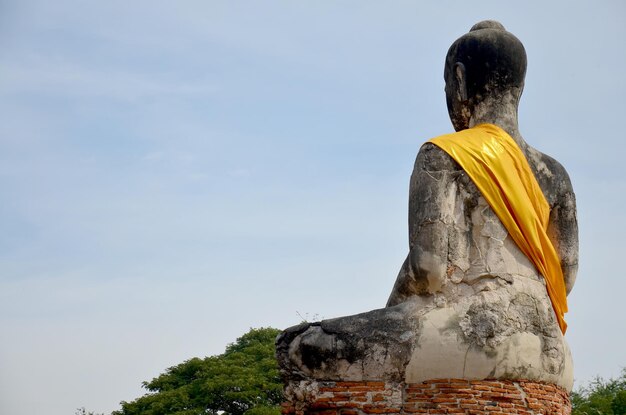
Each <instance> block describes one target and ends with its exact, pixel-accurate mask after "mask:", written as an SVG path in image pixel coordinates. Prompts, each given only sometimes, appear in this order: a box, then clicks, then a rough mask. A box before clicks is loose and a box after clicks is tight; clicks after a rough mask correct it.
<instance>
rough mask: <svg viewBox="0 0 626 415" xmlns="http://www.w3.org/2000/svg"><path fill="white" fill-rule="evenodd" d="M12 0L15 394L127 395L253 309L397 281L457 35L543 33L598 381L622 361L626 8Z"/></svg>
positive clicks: (5, 318) (255, 317) (8, 130)
mask: <svg viewBox="0 0 626 415" xmlns="http://www.w3.org/2000/svg"><path fill="white" fill-rule="evenodd" d="M423 3H425V2H417V1H393V2H382V1H380V2H372V1H333V2H331V1H307V2H305V1H298V2H296V1H283V2H279V1H265V2H235V1H180V2H166V1H134V2H128V1H108V2H88V1H67V0H59V1H54V2H52V1H31V0H27V1H8V0H4V1H0V113H2V114H3V116H2V122H1V123H0V201H1V203H0V333H2V341H1V342H0V413H3V414H11V415H26V414H33V413H46V414H49V415H64V414H72V413H74V409H75V408H77V407H79V406H85V407H87V408H88V409H89V410H95V411H107V412H108V411H111V410H113V409H117V408H118V403H119V401H121V400H132V399H134V398H136V397H138V396H139V395H140V394H142V393H143V391H142V390H141V387H140V385H141V382H142V381H144V380H149V379H151V378H152V377H154V376H156V375H158V374H159V373H161V372H162V371H163V370H164V369H165V368H167V367H168V366H171V365H174V364H177V363H180V362H182V361H183V360H185V359H188V358H191V357H194V356H206V355H212V354H217V353H221V352H222V351H223V349H224V346H225V345H226V344H227V343H228V342H232V341H234V339H235V338H236V337H237V336H239V335H241V334H243V333H244V332H245V331H247V330H248V328H250V327H259V326H273V327H279V328H284V327H287V326H290V325H292V324H296V323H298V322H299V321H300V317H299V316H298V313H300V314H301V315H303V316H309V317H312V316H314V315H319V316H320V317H326V318H329V317H336V316H340V315H346V314H352V313H357V312H362V311H366V310H370V309H373V308H378V307H381V306H383V305H384V303H385V301H386V299H387V295H388V294H389V291H390V290H391V286H392V284H393V282H394V280H395V276H396V273H397V271H398V269H399V267H400V265H401V262H402V260H403V259H404V256H405V255H406V252H407V229H406V216H407V212H406V207H407V192H408V180H409V175H410V173H411V169H412V165H413V161H414V158H415V154H416V153H417V151H418V149H419V147H420V145H421V144H422V143H423V142H424V141H425V140H426V139H428V138H430V137H432V136H435V135H439V134H443V133H447V132H450V131H451V126H450V122H449V120H448V118H447V113H446V109H445V99H444V95H443V75H442V73H443V59H444V56H445V53H446V51H447V48H448V47H449V45H450V44H451V43H452V42H453V41H454V40H455V39H456V38H457V37H458V36H460V35H462V34H463V33H465V32H466V31H467V30H468V29H469V28H470V27H471V26H472V25H473V24H474V23H476V22H477V21H479V20H483V19H487V18H491V19H497V20H500V21H501V22H502V23H503V24H504V25H505V26H506V27H507V28H508V29H509V30H510V31H511V32H513V33H514V34H516V35H517V36H518V37H519V38H520V39H521V40H522V42H523V43H524V44H525V46H526V49H527V53H528V60H529V69H528V77H527V83H526V89H525V92H524V97H523V98H522V104H521V120H520V122H521V130H522V134H523V135H524V136H525V138H526V140H527V141H528V142H529V143H530V144H531V145H533V146H535V147H537V148H539V149H540V150H542V151H544V152H546V153H548V154H550V155H552V156H554V157H555V158H557V159H558V160H559V161H561V163H562V164H564V165H565V167H566V168H567V169H568V170H569V172H570V175H571V178H572V181H573V184H574V187H575V190H576V193H577V197H578V204H579V221H580V236H581V266H580V271H579V277H578V283H577V286H576V287H575V288H574V291H573V293H572V295H571V296H570V309H571V312H570V313H569V314H568V315H567V321H568V323H569V330H568V334H567V338H568V341H569V342H570V346H571V348H572V351H573V355H574V359H575V376H576V378H577V380H578V382H579V383H580V382H584V381H586V380H589V379H590V378H591V377H593V376H594V375H596V374H599V375H602V376H605V377H609V376H615V375H617V374H618V373H619V370H620V367H622V366H625V365H626V353H625V352H624V350H625V349H626V322H625V313H624V298H625V295H624V292H626V278H625V275H624V274H625V273H624V271H623V269H624V266H623V265H621V261H622V260H623V258H624V254H623V251H624V247H625V244H624V243H623V240H624V235H625V234H626V219H625V217H624V214H623V206H624V205H625V204H626V196H625V194H626V175H624V172H623V166H624V162H623V157H624V150H626V144H625V143H624V139H625V134H624V132H623V131H624V130H623V122H624V116H625V115H624V114H626V101H625V100H624V96H625V95H626V81H625V77H624V75H623V74H624V68H625V67H626V49H625V48H624V46H623V42H624V39H626V6H624V3H623V2H621V1H599V2H598V1H596V2H592V1H589V2H580V1H579V2H576V1H558V2H540V1H530V2H515V3H513V2H502V1H493V2H469V3H468V2H462V1H438V2H430V3H428V4H423Z"/></svg>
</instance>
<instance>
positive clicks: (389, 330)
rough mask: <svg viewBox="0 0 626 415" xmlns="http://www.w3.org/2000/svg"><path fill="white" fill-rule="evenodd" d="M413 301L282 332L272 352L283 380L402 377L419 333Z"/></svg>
mask: <svg viewBox="0 0 626 415" xmlns="http://www.w3.org/2000/svg"><path fill="white" fill-rule="evenodd" d="M417 309H418V305H417V301H406V302H404V303H402V304H399V305H397V306H394V307H388V308H383V309H378V310H373V311H369V312H366V313H361V314H356V315H353V316H347V317H340V318H335V319H330V320H324V321H321V322H316V323H303V324H300V325H298V326H294V327H291V328H289V329H287V330H285V331H284V332H283V333H282V334H281V335H280V337H279V338H278V339H277V342H276V346H277V347H276V353H277V357H278V362H279V365H280V368H281V372H282V375H283V376H284V377H285V379H286V380H287V379H289V380H300V379H307V378H308V379H311V378H312V379H318V380H343V381H363V380H379V379H386V380H394V381H402V380H403V378H404V370H405V368H406V366H407V364H408V362H409V360H410V358H411V355H412V352H413V348H414V347H415V343H416V342H415V338H416V336H417V335H418V330H419V325H418V320H417V314H418V312H417Z"/></svg>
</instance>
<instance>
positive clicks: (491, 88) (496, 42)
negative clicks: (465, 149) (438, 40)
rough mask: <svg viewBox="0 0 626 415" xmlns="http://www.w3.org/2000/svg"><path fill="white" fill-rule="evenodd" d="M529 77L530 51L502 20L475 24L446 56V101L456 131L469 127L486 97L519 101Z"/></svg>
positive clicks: (453, 45) (451, 47) (454, 44)
mask: <svg viewBox="0 0 626 415" xmlns="http://www.w3.org/2000/svg"><path fill="white" fill-rule="evenodd" d="M525 76H526V51H525V50H524V46H523V45H522V43H521V42H520V41H519V39H517V38H516V37H515V36H513V35H512V34H511V33H509V32H507V31H506V29H505V28H504V26H502V24H500V23H499V22H496V21H493V20H485V21H482V22H479V23H477V24H475V25H474V26H473V27H472V28H471V29H470V31H469V33H466V34H465V35H463V36H461V37H460V38H458V39H457V40H456V41H455V42H454V43H453V44H452V46H450V49H449V50H448V54H447V56H446V63H445V68H444V79H445V81H446V101H447V104H448V114H449V115H450V120H451V121H452V124H453V126H454V128H455V130H457V131H460V130H464V129H466V128H468V127H469V120H470V117H471V115H472V113H473V112H474V110H475V108H476V106H477V105H479V104H481V103H482V102H483V101H485V100H486V99H492V100H493V99H495V100H498V99H503V98H504V97H508V98H509V99H510V98H511V97H513V99H516V100H517V101H519V98H520V96H521V94H522V90H523V88H524V78H525ZM515 105H517V102H516V103H515Z"/></svg>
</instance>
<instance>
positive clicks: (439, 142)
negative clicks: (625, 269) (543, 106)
mask: <svg viewBox="0 0 626 415" xmlns="http://www.w3.org/2000/svg"><path fill="white" fill-rule="evenodd" d="M430 142H431V143H433V144H435V145H436V146H437V147H439V148H441V149H442V150H444V151H445V152H446V153H448V154H449V155H450V157H452V158H453V159H454V160H456V162H457V163H459V164H460V165H461V167H462V168H463V170H465V172H466V173H467V174H468V175H469V177H470V179H472V181H473V182H474V183H475V184H476V187H478V190H480V192H481V194H482V195H483V197H484V198H485V200H486V201H487V203H489V205H490V206H491V208H492V209H493V211H494V212H495V213H496V215H498V218H500V221H501V222H502V224H503V225H504V226H505V227H506V229H507V231H508V232H509V234H510V235H511V237H512V238H513V240H514V241H515V243H516V244H517V246H518V247H519V248H520V250H521V251H522V252H523V253H524V254H525V255H526V256H527V257H528V258H529V259H530V260H531V262H532V263H533V264H534V265H535V267H536V268H537V270H538V271H539V272H540V273H541V275H543V277H544V279H545V281H546V287H547V290H548V296H549V297H550V301H551V302H552V308H553V309H554V312H555V313H556V318H557V321H558V323H559V327H560V328H561V331H562V332H563V334H565V330H566V329H567V324H566V323H565V320H564V319H563V315H564V314H565V313H566V312H567V294H566V292H565V280H564V278H563V270H562V269H561V261H560V260H559V256H558V254H557V252H556V249H555V248H554V245H553V244H552V241H550V238H548V234H547V229H548V221H549V218H550V206H549V205H548V202H547V201H546V198H545V196H544V195H543V192H542V191H541V188H540V187H539V184H538V183H537V179H535V176H534V175H533V173H532V171H531V170H530V166H529V165H528V161H527V160H526V157H524V154H523V153H522V151H521V150H520V148H519V147H518V145H517V143H515V141H514V140H513V138H511V136H509V135H508V134H507V133H506V132H505V131H504V130H502V129H501V128H500V127H497V126H495V125H492V124H480V125H477V126H476V127H473V128H470V129H467V130H463V131H459V132H457V133H454V134H446V135H442V136H439V137H436V138H433V139H432V140H430Z"/></svg>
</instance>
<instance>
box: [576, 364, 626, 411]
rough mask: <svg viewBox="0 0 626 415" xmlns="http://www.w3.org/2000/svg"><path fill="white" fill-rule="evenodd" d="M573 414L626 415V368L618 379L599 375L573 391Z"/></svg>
mask: <svg viewBox="0 0 626 415" xmlns="http://www.w3.org/2000/svg"><path fill="white" fill-rule="evenodd" d="M571 398H572V415H625V414H626V368H624V369H622V374H621V376H620V377H618V378H617V379H609V380H608V381H605V380H604V379H602V378H600V377H598V378H596V379H594V380H593V381H592V382H590V383H589V385H587V386H585V387H582V388H580V389H579V390H577V391H575V392H572V395H571Z"/></svg>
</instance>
